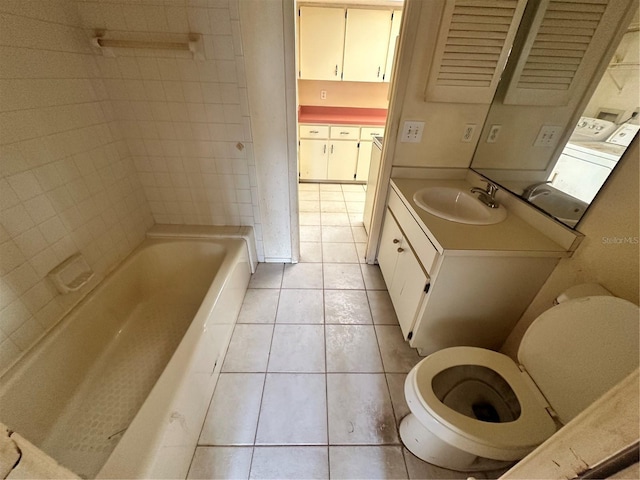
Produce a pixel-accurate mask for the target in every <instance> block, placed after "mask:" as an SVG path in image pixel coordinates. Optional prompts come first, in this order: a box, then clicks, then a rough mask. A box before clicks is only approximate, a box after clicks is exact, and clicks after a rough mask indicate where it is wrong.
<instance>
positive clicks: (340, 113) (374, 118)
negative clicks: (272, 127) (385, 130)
mask: <svg viewBox="0 0 640 480" xmlns="http://www.w3.org/2000/svg"><path fill="white" fill-rule="evenodd" d="M386 121H387V110H386V109H384V108H353V107H317V106H310V105H300V108H299V109H298V122H299V123H335V124H340V125H384V124H385V122H386Z"/></svg>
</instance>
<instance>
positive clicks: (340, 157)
mask: <svg viewBox="0 0 640 480" xmlns="http://www.w3.org/2000/svg"><path fill="white" fill-rule="evenodd" d="M357 162H358V141H357V140H343V141H332V142H329V164H328V168H327V179H328V180H350V181H353V180H355V176H356V164H357Z"/></svg>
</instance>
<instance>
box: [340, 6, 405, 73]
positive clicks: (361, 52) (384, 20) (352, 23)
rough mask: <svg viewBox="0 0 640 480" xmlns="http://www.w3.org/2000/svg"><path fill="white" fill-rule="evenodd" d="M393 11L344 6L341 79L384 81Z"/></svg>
mask: <svg viewBox="0 0 640 480" xmlns="http://www.w3.org/2000/svg"><path fill="white" fill-rule="evenodd" d="M392 13H393V12H391V11H389V10H369V9H360V8H349V9H347V23H346V32H345V40H344V60H343V61H344V64H343V69H342V71H343V73H342V80H345V81H349V82H382V81H383V80H384V72H385V64H386V61H387V52H388V49H389V34H390V32H391V17H392Z"/></svg>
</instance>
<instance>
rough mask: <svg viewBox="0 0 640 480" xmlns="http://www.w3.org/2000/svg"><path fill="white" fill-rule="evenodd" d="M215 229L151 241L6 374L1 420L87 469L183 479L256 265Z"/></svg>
mask: <svg viewBox="0 0 640 480" xmlns="http://www.w3.org/2000/svg"><path fill="white" fill-rule="evenodd" d="M156 233H157V232H156ZM165 233H166V232H164V233H163V232H160V236H162V235H164V234H165ZM201 233H202V232H201ZM204 237H205V238H199V239H195V238H182V239H175V238H174V239H169V238H149V239H147V240H146V241H145V242H144V243H143V244H142V245H141V246H140V247H139V248H138V249H136V251H134V252H133V254H131V255H130V256H129V257H128V258H127V259H126V260H125V261H124V262H123V263H122V265H121V266H120V267H118V269H117V270H116V271H114V272H113V273H112V274H111V275H109V276H108V277H107V278H106V279H105V281H104V282H102V284H101V285H99V286H98V287H97V288H96V289H95V290H94V291H93V292H91V293H90V294H89V295H88V296H87V298H85V299H84V300H83V301H82V302H81V303H80V304H79V305H78V306H77V307H76V308H74V310H72V312H71V313H70V314H69V315H68V316H67V317H66V318H65V319H63V320H62V321H61V322H60V323H59V324H58V326H57V327H55V329H54V330H53V331H52V332H51V333H50V334H49V335H47V336H46V337H45V338H44V339H43V340H42V341H41V342H40V343H39V344H38V345H36V347H35V348H34V349H33V350H32V351H31V352H29V353H28V354H27V356H26V357H25V358H24V359H22V360H21V361H20V362H19V363H18V364H17V365H15V366H14V367H12V368H11V369H10V370H9V371H8V372H7V373H6V374H4V375H3V376H2V378H0V422H3V423H5V424H6V425H7V426H8V427H9V428H10V429H12V430H14V431H16V432H18V433H20V434H21V435H23V436H24V437H26V438H27V439H28V440H30V441H31V442H33V443H34V444H35V445H37V446H38V447H40V448H41V449H42V450H44V451H45V452H47V453H48V454H49V455H51V456H52V457H53V458H55V459H56V460H57V461H58V462H60V463H62V464H63V465H65V466H66V467H67V468H69V469H71V470H72V471H74V472H76V473H78V474H79V475H81V476H83V477H95V476H97V477H99V478H149V477H151V478H162V477H164V478H169V477H171V478H180V477H181V478H184V477H185V476H186V473H187V470H188V467H189V463H190V461H191V458H192V455H193V451H194V449H195V445H196V443H197V440H198V436H199V434H200V429H201V426H202V422H203V420H204V417H205V415H206V410H207V407H208V404H209V401H210V399H211V395H212V393H213V389H214V387H215V383H216V380H217V378H218V374H219V370H220V368H221V363H222V362H221V359H222V358H223V356H224V354H225V351H226V348H227V346H228V343H229V339H230V336H231V332H232V330H233V325H234V324H235V321H236V318H237V315H238V312H239V310H240V306H241V304H242V300H243V297H244V294H245V291H246V288H247V284H248V282H249V277H250V274H251V267H250V263H251V262H250V260H249V251H250V250H249V249H248V248H247V243H246V242H245V240H244V239H243V238H215V239H211V238H209V239H207V238H206V235H204Z"/></svg>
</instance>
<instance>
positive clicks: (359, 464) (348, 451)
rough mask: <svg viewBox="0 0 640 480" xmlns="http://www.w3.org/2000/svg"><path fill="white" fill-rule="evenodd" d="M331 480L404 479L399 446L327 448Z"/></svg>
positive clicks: (404, 468)
mask: <svg viewBox="0 0 640 480" xmlns="http://www.w3.org/2000/svg"><path fill="white" fill-rule="evenodd" d="M329 471H330V475H331V478H332V479H371V480H374V479H406V478H408V477H407V468H406V466H405V464H404V457H403V456H402V447H400V446H375V447H369V446H357V447H329Z"/></svg>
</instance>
